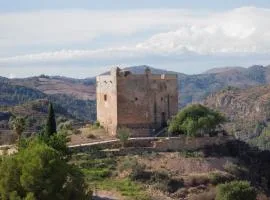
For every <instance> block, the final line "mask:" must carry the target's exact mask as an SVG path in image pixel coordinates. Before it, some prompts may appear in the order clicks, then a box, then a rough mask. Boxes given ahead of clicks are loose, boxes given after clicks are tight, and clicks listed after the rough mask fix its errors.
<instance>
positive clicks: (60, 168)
mask: <svg viewBox="0 0 270 200" xmlns="http://www.w3.org/2000/svg"><path fill="white" fill-rule="evenodd" d="M0 177H1V178H0V199H2V200H9V199H29V200H30V199H31V200H34V199H39V200H47V199H55V200H62V199H67V200H72V199H82V200H83V199H85V200H86V199H89V198H90V197H91V193H89V192H88V187H87V185H86V184H85V182H84V179H83V174H82V173H81V171H80V170H79V169H78V168H77V167H75V166H74V165H71V164H68V163H67V162H66V160H65V159H63V157H62V156H61V154H59V152H58V151H57V150H55V149H53V148H52V147H50V146H48V145H47V144H45V143H44V142H42V141H40V140H37V139H34V140H32V141H31V142H30V143H29V144H28V145H27V147H26V148H23V149H20V150H19V152H18V153H17V154H14V155H10V156H7V157H4V158H3V160H2V161H1V162H0Z"/></svg>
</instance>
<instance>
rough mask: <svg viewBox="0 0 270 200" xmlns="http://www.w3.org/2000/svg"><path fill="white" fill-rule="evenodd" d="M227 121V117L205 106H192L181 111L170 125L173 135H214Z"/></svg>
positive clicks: (169, 129)
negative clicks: (218, 127)
mask: <svg viewBox="0 0 270 200" xmlns="http://www.w3.org/2000/svg"><path fill="white" fill-rule="evenodd" d="M224 121H225V117H224V116H223V115H222V114H220V113H219V112H216V111H214V110H211V109H209V108H207V107H205V106H203V105H200V104H194V105H190V106H188V107H186V108H184V109H183V110H181V111H179V112H178V113H177V115H176V116H175V117H174V118H173V119H172V120H171V122H170V123H169V128H168V131H169V132H171V133H184V134H186V135H189V136H197V135H201V134H203V133H210V134H212V133H213V132H214V131H215V130H216V128H217V126H218V125H220V124H221V123H223V122H224Z"/></svg>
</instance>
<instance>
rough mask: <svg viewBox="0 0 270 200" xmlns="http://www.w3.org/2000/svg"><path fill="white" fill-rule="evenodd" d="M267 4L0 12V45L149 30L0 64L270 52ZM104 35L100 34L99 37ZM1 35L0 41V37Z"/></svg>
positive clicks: (5, 59) (7, 59)
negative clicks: (134, 37) (125, 39)
mask: <svg viewBox="0 0 270 200" xmlns="http://www.w3.org/2000/svg"><path fill="white" fill-rule="evenodd" d="M269 19H270V9H262V8H255V7H243V8H238V9H234V10H231V11H227V12H222V13H209V12H197V11H196V12H195V11H188V10H141V11H140V10H137V11H119V12H116V11H113V12H112V11H109V12H107V11H106V12H105V11H102V12H100V11H99V12H98V11H95V12H90V11H82V10H76V11H43V12H40V13H38V12H34V13H22V14H16V13H15V14H2V15H0V29H1V30H4V31H1V32H0V49H3V46H4V45H7V46H10V45H14V46H17V45H20V44H27V43H40V44H42V43H52V44H58V43H66V42H67V43H68V42H71V43H72V42H86V41H89V40H91V39H93V38H95V37H98V36H99V37H100V36H102V35H103V36H104V35H106V37H112V35H118V36H124V35H128V34H137V33H139V32H144V31H146V30H149V31H151V30H152V31H153V32H154V33H153V35H152V36H151V37H150V38H145V39H143V40H142V41H141V42H139V43H137V44H135V45H129V44H123V45H121V46H119V47H117V46H116V47H110V46H105V47H104V48H100V49H96V50H95V49H89V50H61V51H53V52H44V53H36V54H26V55H21V56H11V57H2V58H0V64H9V63H20V64H21V63H22V62H23V63H38V62H62V61H73V60H77V61H80V60H92V61H93V60H98V61H102V60H112V61H113V60H115V61H120V62H121V60H124V59H128V58H134V59H136V58H142V57H143V58H145V57H147V56H159V55H162V56H166V55H170V56H173V55H177V56H179V55H185V54H193V53H194V54H200V55H224V54H225V55H245V54H252V53H256V54H268V53H269V52H270V20H269ZM104 37H105V36H104ZM1 38H2V40H1Z"/></svg>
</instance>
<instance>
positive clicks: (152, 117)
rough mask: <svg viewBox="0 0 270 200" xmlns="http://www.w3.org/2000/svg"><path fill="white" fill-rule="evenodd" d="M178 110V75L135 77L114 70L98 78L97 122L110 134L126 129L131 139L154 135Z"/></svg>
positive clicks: (147, 72)
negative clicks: (122, 128) (129, 131)
mask: <svg viewBox="0 0 270 200" xmlns="http://www.w3.org/2000/svg"><path fill="white" fill-rule="evenodd" d="M177 111H178V88H177V75H176V74H151V71H150V70H149V69H147V70H146V71H145V73H144V74H132V73H131V72H129V71H120V69H119V68H115V69H113V70H112V71H111V74H110V75H101V76H98V77H97V119H98V121H100V123H101V124H102V125H103V126H104V127H105V129H106V130H107V131H108V132H109V133H110V134H113V135H115V134H116V132H117V128H120V127H127V128H129V129H130V130H131V132H132V136H151V135H154V134H155V133H156V132H157V131H158V130H160V129H161V128H163V127H164V126H165V125H166V123H167V120H168V119H170V117H171V116H173V115H175V114H176V113H177Z"/></svg>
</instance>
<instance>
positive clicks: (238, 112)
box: [203, 86, 270, 134]
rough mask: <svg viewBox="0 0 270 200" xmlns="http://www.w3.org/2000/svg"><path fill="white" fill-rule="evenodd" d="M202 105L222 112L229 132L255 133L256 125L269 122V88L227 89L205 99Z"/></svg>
mask: <svg viewBox="0 0 270 200" xmlns="http://www.w3.org/2000/svg"><path fill="white" fill-rule="evenodd" d="M203 104H204V105H206V106H208V107H211V108H213V109H216V110H219V111H221V112H223V113H224V114H225V115H226V116H227V118H228V124H227V126H228V125H229V126H228V127H227V128H228V130H229V131H230V132H235V131H238V132H239V131H240V134H251V133H254V132H255V130H254V129H255V127H256V125H257V124H258V123H264V124H267V123H268V121H270V86H256V87H251V88H248V89H237V88H232V87H230V88H228V89H226V90H222V91H220V92H218V93H215V94H213V95H211V96H209V97H207V98H206V100H205V101H204V102H203Z"/></svg>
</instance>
